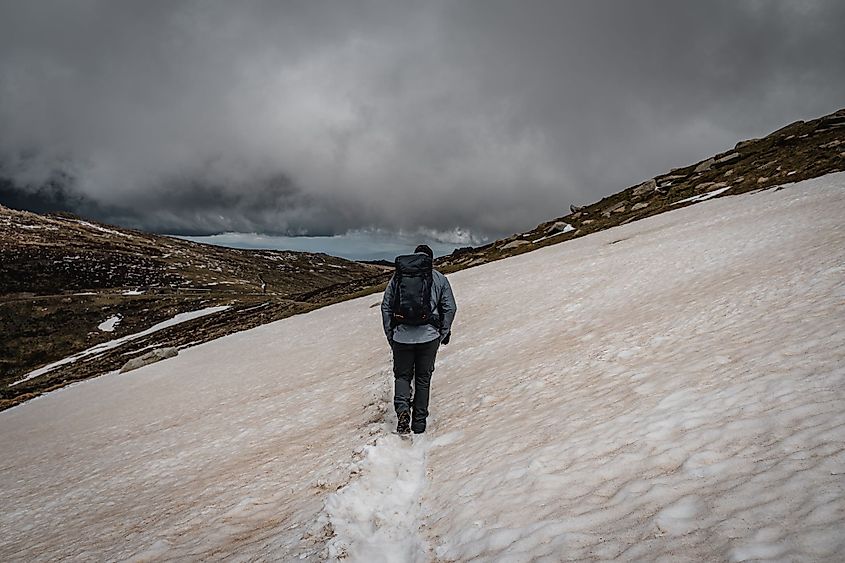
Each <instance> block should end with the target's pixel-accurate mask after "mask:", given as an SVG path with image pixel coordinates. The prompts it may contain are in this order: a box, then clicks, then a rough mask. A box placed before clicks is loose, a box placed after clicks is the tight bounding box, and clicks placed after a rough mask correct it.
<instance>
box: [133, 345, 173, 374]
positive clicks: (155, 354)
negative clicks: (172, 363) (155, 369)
mask: <svg viewBox="0 0 845 563" xmlns="http://www.w3.org/2000/svg"><path fill="white" fill-rule="evenodd" d="M178 354H179V351H178V350H177V349H176V348H156V349H155V350H153V351H152V352H147V353H146V354H144V355H143V356H138V357H137V358H132V359H131V360H129V361H128V362H126V363H125V364H123V367H122V368H120V373H126V372H127V371H132V370H133V369H138V368H141V367H144V366H147V365H150V364H154V363H156V362H160V361H161V360H166V359H167V358H174V357H176V356H177V355H178Z"/></svg>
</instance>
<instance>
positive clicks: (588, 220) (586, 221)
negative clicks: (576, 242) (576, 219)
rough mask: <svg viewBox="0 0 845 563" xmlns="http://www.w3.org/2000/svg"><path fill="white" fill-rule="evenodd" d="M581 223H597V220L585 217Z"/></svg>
mask: <svg viewBox="0 0 845 563" xmlns="http://www.w3.org/2000/svg"><path fill="white" fill-rule="evenodd" d="M581 223H582V224H584V225H589V224H590V223H595V220H593V219H585V220H583V221H581Z"/></svg>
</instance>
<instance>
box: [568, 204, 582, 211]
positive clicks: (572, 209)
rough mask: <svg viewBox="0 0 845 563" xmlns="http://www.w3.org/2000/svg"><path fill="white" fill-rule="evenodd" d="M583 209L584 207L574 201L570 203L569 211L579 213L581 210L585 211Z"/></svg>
mask: <svg viewBox="0 0 845 563" xmlns="http://www.w3.org/2000/svg"><path fill="white" fill-rule="evenodd" d="M583 210H584V208H583V207H579V206H577V205H575V204H574V203H570V204H569V211H571V212H572V213H578V212H579V211H583Z"/></svg>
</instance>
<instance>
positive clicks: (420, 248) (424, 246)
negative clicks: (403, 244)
mask: <svg viewBox="0 0 845 563" xmlns="http://www.w3.org/2000/svg"><path fill="white" fill-rule="evenodd" d="M417 252H422V253H423V254H428V257H429V258H431V259H432V260H434V252H432V250H431V247H429V246H428V245H427V244H421V245H419V246H418V247H416V248H415V249H414V254H416V253H417Z"/></svg>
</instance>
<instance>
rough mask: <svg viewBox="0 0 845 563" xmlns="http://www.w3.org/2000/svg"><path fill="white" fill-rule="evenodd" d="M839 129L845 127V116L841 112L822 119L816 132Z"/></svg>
mask: <svg viewBox="0 0 845 563" xmlns="http://www.w3.org/2000/svg"><path fill="white" fill-rule="evenodd" d="M839 127H845V114H843V113H842V112H841V110H840V111H838V112H836V113H834V114H832V115H828V116H825V117H822V118H821V119H820V120H819V124H818V125H817V127H816V132H818V133H822V132H824V131H829V130H831V129H837V128H839Z"/></svg>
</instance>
